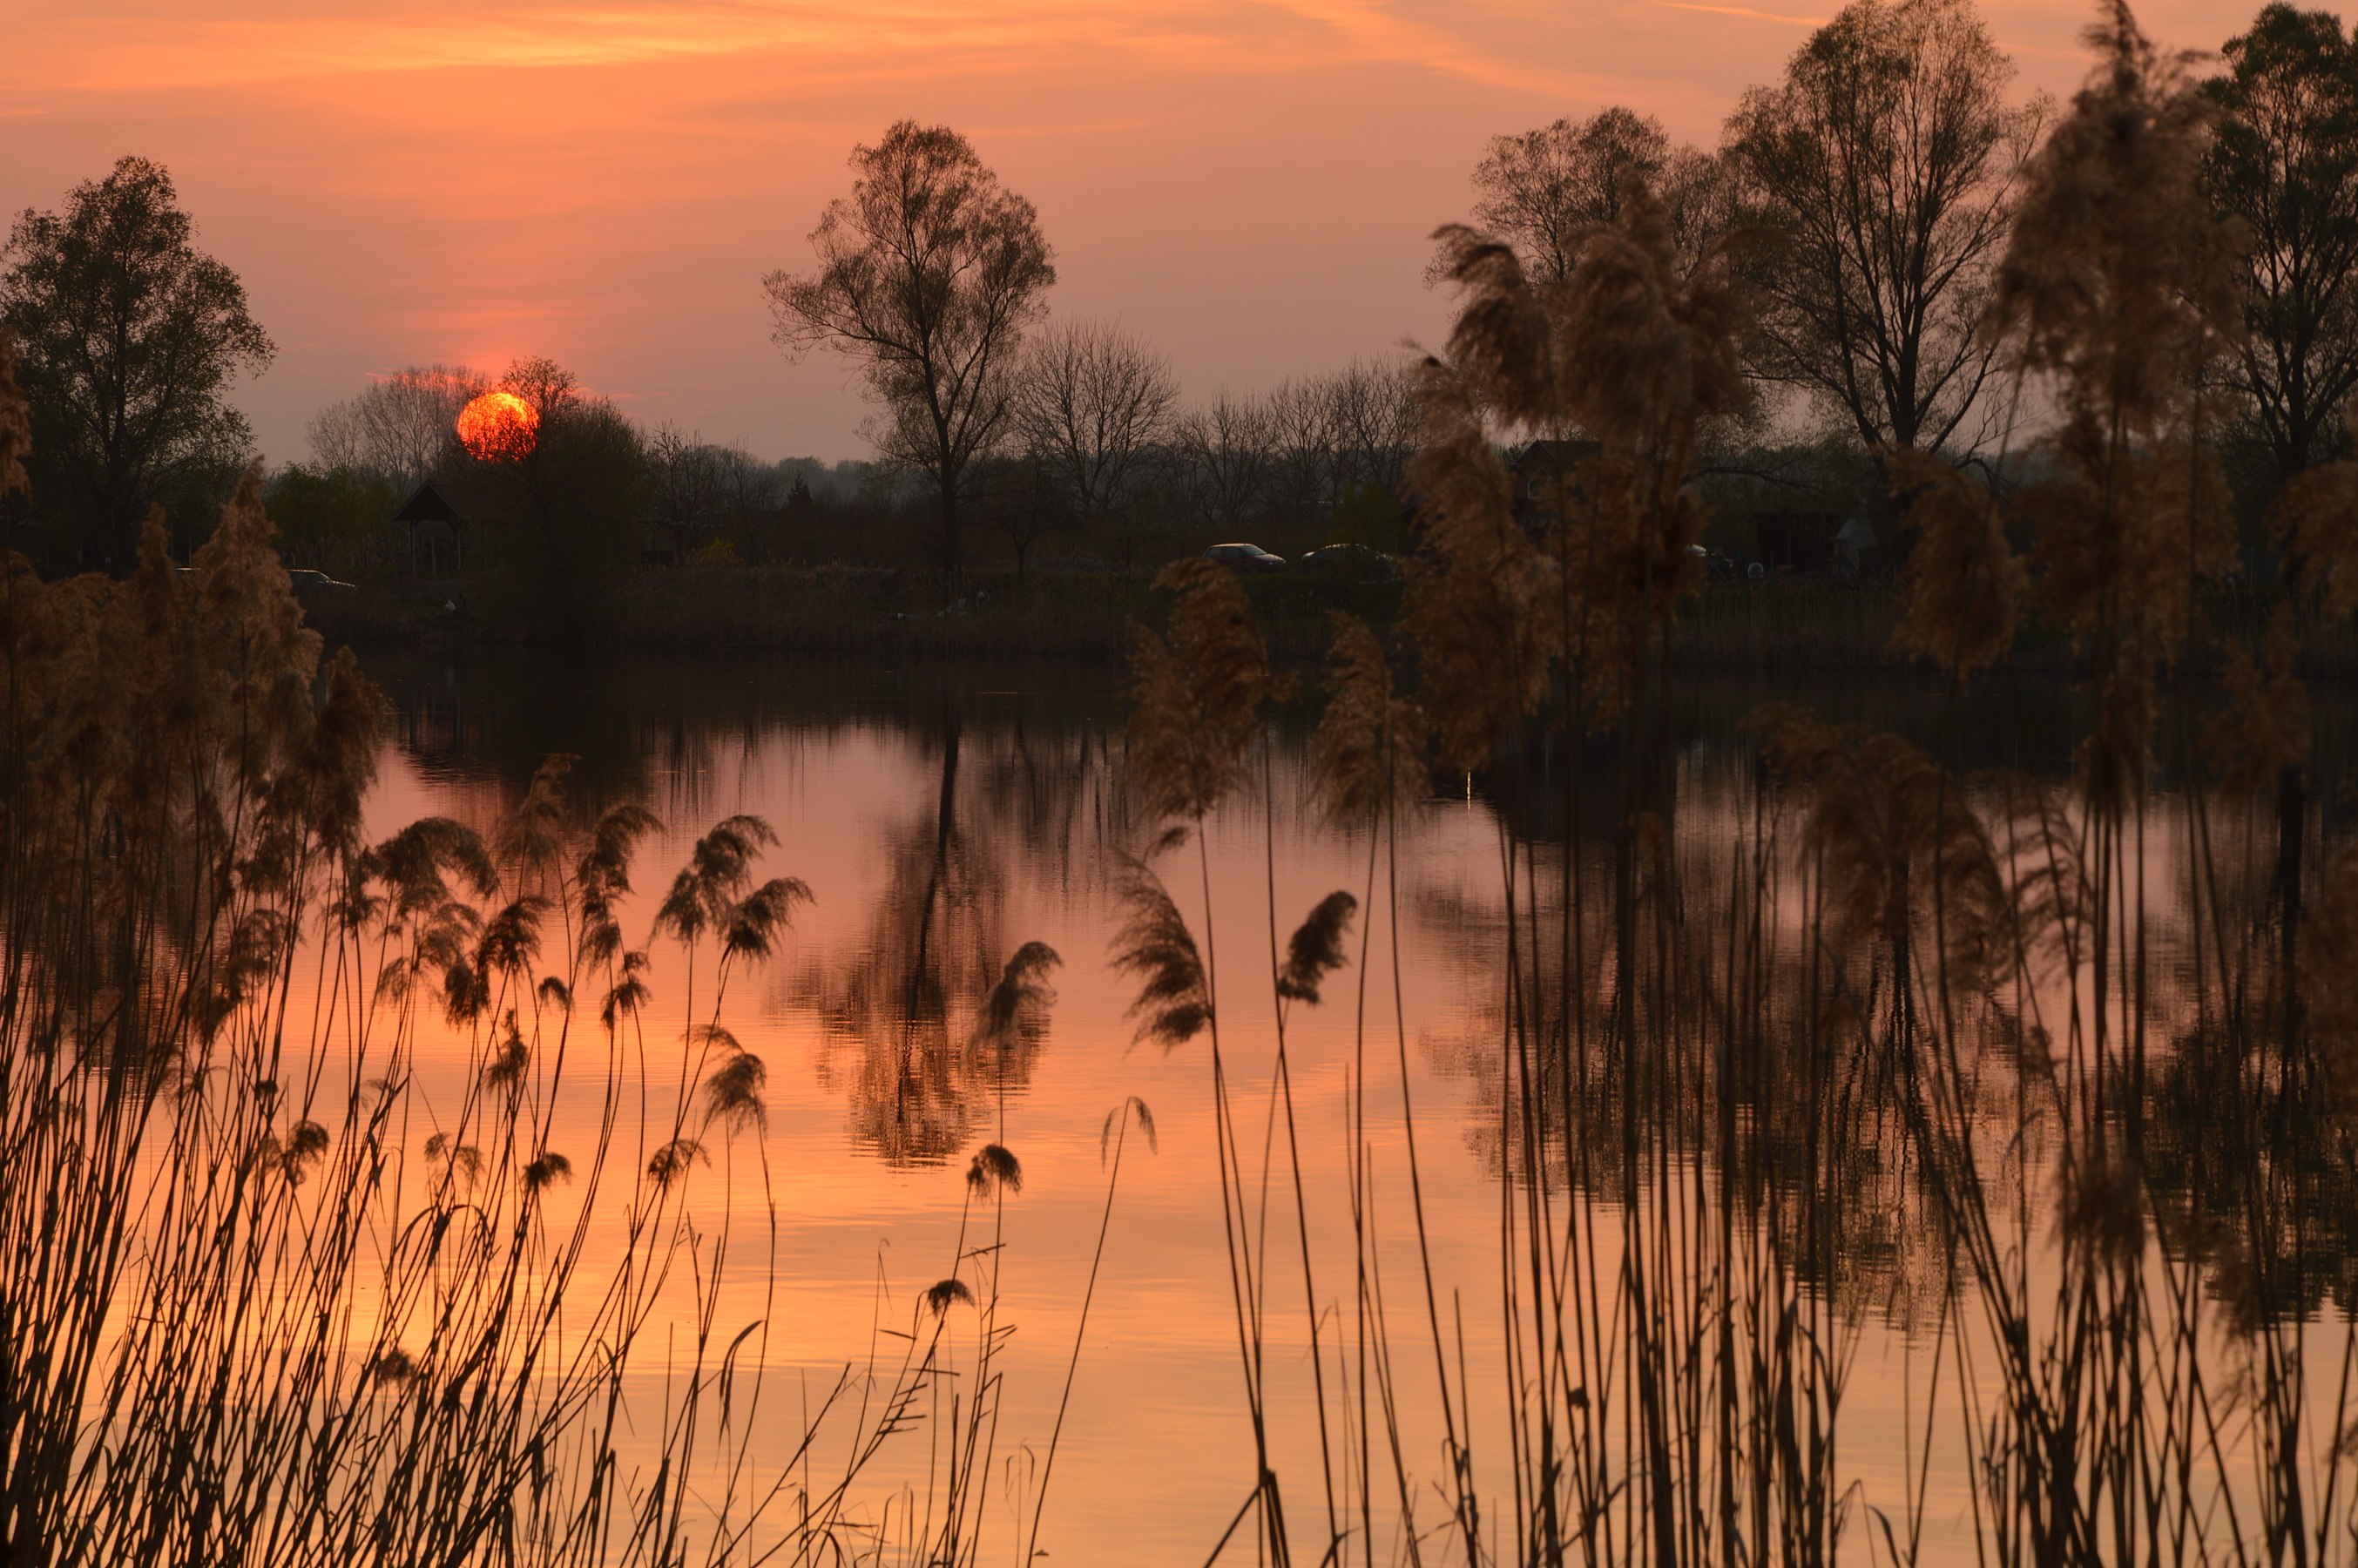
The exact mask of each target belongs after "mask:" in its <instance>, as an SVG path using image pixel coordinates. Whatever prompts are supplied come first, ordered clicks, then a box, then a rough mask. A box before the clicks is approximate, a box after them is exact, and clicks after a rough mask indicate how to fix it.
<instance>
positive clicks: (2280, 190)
mask: <svg viewBox="0 0 2358 1568" xmlns="http://www.w3.org/2000/svg"><path fill="white" fill-rule="evenodd" d="M2223 52H2224V54H2225V55H2226V59H2227V65H2228V70H2227V72H2226V73H2225V74H2224V75H2222V76H2219V77H2215V78H2213V79H2212V80H2211V81H2207V82H2205V83H2204V84H2203V91H2204V92H2205V93H2207V94H2208V95H2209V97H2210V99H2211V101H2212V103H2215V104H2217V105H2218V107H2219V110H2220V112H2221V113H2220V118H2219V123H2218V126H2217V131H2216V134H2215V135H2214V137H2213V139H2212V144H2211V149H2210V153H2209V156H2208V157H2207V158H2206V159H2205V161H2204V168H2203V176H2204V185H2205V187H2206V189H2208V190H2209V192H2210V197H2211V201H2212V206H2213V207H2214V208H2215V209H2216V210H2217V211H2219V212H2220V213H2221V214H2222V215H2224V216H2231V217H2234V218H2236V219H2239V220H2241V221H2242V222H2243V224H2244V229H2245V231H2246V237H2247V238H2248V239H2249V241H2250V242H2251V249H2250V251H2249V253H2248V254H2246V256H2245V257H2244V262H2243V265H2242V268H2241V273H2242V277H2241V282H2242V286H2243V293H2244V325H2245V329H2246V336H2245V338H2244V344H2243V347H2242V350H2241V352H2240V354H2239V356H2238V365H2237V369H2238V372H2239V374H2238V375H2237V377H2236V379H2237V380H2238V381H2239V382H2240V383H2241V384H2242V388H2243V390H2244V393H2245V394H2246V395H2248V396H2249V398H2250V400H2251V412H2252V415H2253V416H2254V418H2255V421H2256V423H2257V425H2258V427H2259V434H2260V437H2261V438H2262V440H2263V442H2264V444H2265V445H2266V449H2267V451H2268V454H2269V457H2270V458H2271V459H2272V460H2273V463H2274V467H2275V469H2276V475H2275V477H2276V478H2277V480H2278V481H2283V480H2286V479H2289V478H2291V477H2292V476H2293V475H2294V474H2297V473H2299V472H2300V471H2301V470H2304V469H2307V468H2309V467H2310V466H2311V465H2312V464H2314V463H2316V462H2318V461H2320V460H2322V459H2325V458H2328V457H2331V456H2332V455H2333V448H2334V445H2335V443H2336V442H2337V441H2338V440H2339V439H2340V438H2341V435H2342V425H2341V411H2342V404H2343V403H2344V402H2345V401H2347V399H2348V398H2349V396H2350V395H2351V393H2352V391H2353V388H2358V38H2353V37H2352V36H2351V35H2348V34H2345V33H2344V32H2343V31H2342V23H2341V20H2340V18H2338V17H2337V16H2334V15H2333V13H2331V12H2330V11H2297V10H2295V9H2293V8H2292V7H2291V6H2290V5H2270V6H2268V7H2267V8H2266V9H2265V10H2263V11H2262V12H2261V13H2260V14H2259V16H2257V17H2255V18H2254V20H2253V22H2252V27H2251V30H2250V31H2249V32H2247V33H2245V34H2244V35H2243V36H2242V37H2240V38H2231V39H2229V40H2228V42H2227V46H2226V48H2225V49H2224V51H2223Z"/></svg>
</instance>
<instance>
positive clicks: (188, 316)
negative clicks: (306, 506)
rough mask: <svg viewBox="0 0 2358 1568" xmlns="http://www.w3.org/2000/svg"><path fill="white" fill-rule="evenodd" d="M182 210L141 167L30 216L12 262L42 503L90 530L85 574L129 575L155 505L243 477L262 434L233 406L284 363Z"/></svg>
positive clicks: (3, 313) (6, 283)
mask: <svg viewBox="0 0 2358 1568" xmlns="http://www.w3.org/2000/svg"><path fill="white" fill-rule="evenodd" d="M176 201H177V196H176V193H175V191H174V189H173V187H172V178H171V176H170V175H169V174H168V173H167V172H165V170H164V169H163V168H162V167H161V166H160V165H157V164H153V163H150V162H148V161H147V160H146V159H145V158H138V157H126V158H124V159H122V160H120V161H119V162H117V163H116V164H115V166H114V170H113V172H112V173H110V174H108V175H107V177H106V178H104V179H102V180H97V181H89V180H85V181H84V182H83V183H81V184H80V185H78V186H76V187H74V189H72V191H70V193H69V194H68V195H67V197H66V201H65V205H64V207H62V208H61V209H60V210H59V211H54V212H41V211H33V210H31V209H29V208H28V209H27V210H26V211H24V212H23V213H21V214H20V215H19V216H18V217H17V219H16V224H15V226H14V228H13V229H12V230H11V231H10V232H9V236H8V243H7V246H6V247H5V250H0V260H5V264H6V271H5V274H0V324H5V326H6V327H7V328H9V329H11V330H14V331H15V333H16V337H17V339H18V341H19V342H20V343H21V345H22V350H23V363H22V366H21V368H20V371H19V374H20V376H21V377H22V380H23V382H24V385H25V390H26V392H27V395H28V396H29V397H30V399H31V402H32V408H33V434H34V440H33V465H34V477H35V480H36V485H37V493H38V495H39V496H40V497H41V498H42V500H43V503H44V504H46V505H49V506H52V507H56V508H59V509H61V510H62V511H63V512H64V513H65V514H66V515H67V516H68V517H69V518H70V521H71V523H72V524H73V525H74V526H75V528H76V529H77V530H78V532H79V535H80V539H81V550H80V553H81V564H82V565H84V566H87V567H103V568H107V569H108V570H110V571H114V572H117V573H121V572H127V571H129V570H130V569H131V568H132V566H133V565H134V564H135V562H136V560H137V558H138V552H139V529H140V524H142V522H143V521H144V520H145V519H146V514H147V512H148V509H149V508H150V507H152V506H154V505H156V504H157V503H159V502H163V501H165V500H167V499H169V498H173V497H174V496H175V493H176V492H187V491H188V490H189V489H190V488H192V486H193V487H195V488H205V487H206V483H209V479H208V476H211V475H218V474H221V473H225V472H226V473H233V472H234V471H235V470H237V469H238V468H240V467H242V466H243V461H244V460H245V457H246V454H247V453H248V452H249V450H250V449H251V448H252V446H253V432H252V430H251V428H250V427H248V426H247V424H246V422H245V419H244V416H242V415H241V414H239V413H238V412H237V410H235V409H234V408H232V407H231V406H229V404H228V402H227V400H226V396H225V395H226V393H227V391H228V388H229V385H230V383H231V382H232V380H233V379H234V378H235V377H236V376H238V375H240V374H254V373H259V372H261V371H262V370H263V369H264V368H265V367H266V366H267V365H268V364H269V363H270V361H271V357H272V355H273V354H274V353H275V351H276V350H275V348H274V346H273V345H272V343H271V341H270V337H269V335H268V334H267V333H265V331H264V330H262V328H261V327H260V326H258V325H256V324H255V322H254V319H253V317H251V316H250V315H248V314H247V312H246V303H245V288H244V286H243V284H241V283H240V282H239V281H238V277H237V275H236V274H235V273H234V272H232V271H231V270H230V269H229V267H227V266H226V265H223V264H222V262H220V261H218V260H216V259H215V258H214V257H212V256H211V255H208V254H205V253H204V252H202V251H200V250H199V249H197V247H196V245H195V243H194V239H195V233H196V225H195V223H194V222H192V221H191V220H190V218H189V215H188V214H187V213H185V212H183V211H180V209H179V208H178V205H177V204H176ZM198 481H205V483H200V482H198Z"/></svg>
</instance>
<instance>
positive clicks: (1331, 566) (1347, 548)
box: [1302, 545, 1400, 582]
mask: <svg viewBox="0 0 2358 1568" xmlns="http://www.w3.org/2000/svg"><path fill="white" fill-rule="evenodd" d="M1302 569H1303V571H1306V572H1317V573H1319V574H1320V575H1322V576H1325V577H1332V578H1341V579H1347V580H1348V581H1351V582H1390V581H1391V580H1392V579H1394V578H1397V577H1398V576H1400V568H1398V567H1397V566H1395V565H1394V564H1393V562H1392V558H1391V557H1390V556H1388V555H1386V554H1384V553H1383V552H1382V551H1381V550H1379V549H1377V548H1375V547H1374V546H1370V545H1321V546H1318V548H1316V549H1314V550H1313V551H1311V552H1310V553H1309V554H1308V555H1306V556H1304V557H1302Z"/></svg>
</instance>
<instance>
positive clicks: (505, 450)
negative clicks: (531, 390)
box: [459, 392, 540, 463]
mask: <svg viewBox="0 0 2358 1568" xmlns="http://www.w3.org/2000/svg"><path fill="white" fill-rule="evenodd" d="M539 433H540V416H539V414H538V413H536V412H535V411H534V409H533V406H532V405H531V404H529V403H526V402H525V400H524V399H523V398H521V397H518V396H517V395H515V394H514V393H513V392H486V393H484V394H483V395H481V396H480V397H478V398H476V399H475V400H474V401H473V402H471V403H470V404H468V405H467V406H466V407H464V408H461V409H460V410H459V443H460V445H461V446H463V447H465V448H466V449H467V450H468V452H469V453H470V454H471V455H472V456H474V457H477V458H480V459H481V460H483V461H485V462H505V463H514V462H522V461H523V460H525V458H528V457H530V456H531V455H532V448H533V442H534V440H535V438H537V437H538V436H539Z"/></svg>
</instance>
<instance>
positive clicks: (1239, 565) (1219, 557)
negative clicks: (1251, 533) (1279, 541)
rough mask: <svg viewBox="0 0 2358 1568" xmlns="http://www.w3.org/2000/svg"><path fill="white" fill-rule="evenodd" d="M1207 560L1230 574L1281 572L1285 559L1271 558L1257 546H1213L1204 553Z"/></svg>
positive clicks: (1279, 557)
mask: <svg viewBox="0 0 2358 1568" xmlns="http://www.w3.org/2000/svg"><path fill="white" fill-rule="evenodd" d="M1204 555H1205V557H1206V559H1208V560H1215V561H1217V562H1219V563H1220V564H1221V565H1222V566H1224V567H1226V568H1228V569H1229V570H1230V571H1232V572H1239V573H1245V574H1248V575H1249V574H1250V573H1253V572H1282V571H1283V570H1285V557H1283V556H1272V555H1271V554H1270V553H1269V552H1268V551H1267V550H1264V549H1262V548H1261V547H1260V546H1259V545H1215V546H1212V547H1211V548H1210V549H1208V550H1206V551H1205V552H1204Z"/></svg>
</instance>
